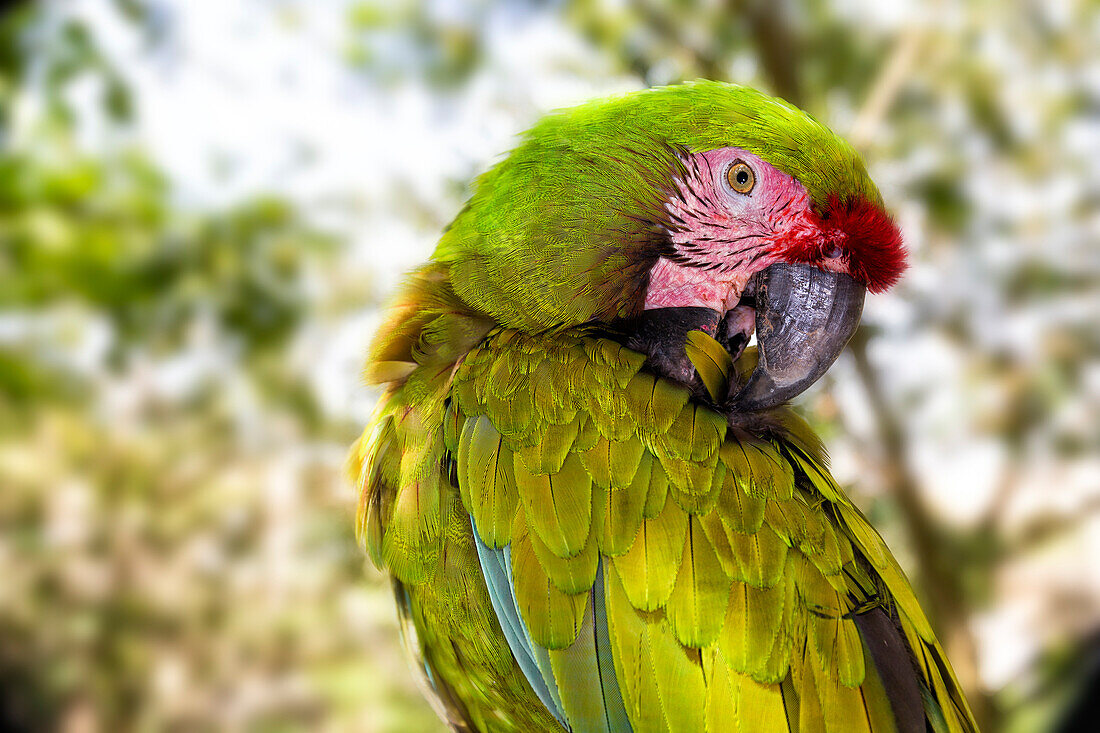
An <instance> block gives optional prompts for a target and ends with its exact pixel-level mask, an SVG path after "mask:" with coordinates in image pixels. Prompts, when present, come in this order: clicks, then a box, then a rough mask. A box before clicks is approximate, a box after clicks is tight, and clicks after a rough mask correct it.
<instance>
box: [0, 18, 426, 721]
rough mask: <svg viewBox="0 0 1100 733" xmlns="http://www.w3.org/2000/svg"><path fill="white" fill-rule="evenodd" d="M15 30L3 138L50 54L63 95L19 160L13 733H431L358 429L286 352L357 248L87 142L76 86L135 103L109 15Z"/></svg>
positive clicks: (4, 377) (4, 298) (109, 100)
mask: <svg viewBox="0 0 1100 733" xmlns="http://www.w3.org/2000/svg"><path fill="white" fill-rule="evenodd" d="M0 35H2V36H3V37H4V39H6V41H10V43H8V42H6V41H5V42H3V43H0V47H2V49H3V58H2V59H0V63H2V67H0V84H2V88H0V99H2V100H3V101H2V105H0V110H2V111H3V112H4V115H5V116H4V117H0V139H5V140H6V139H7V133H8V132H9V131H10V129H11V127H10V119H9V118H8V115H9V114H10V111H11V104H12V101H13V99H14V98H15V97H16V92H18V88H19V85H20V84H27V83H30V81H31V80H30V78H29V76H30V75H31V74H32V72H31V69H32V68H33V69H34V70H35V71H34V75H38V74H41V75H42V76H37V78H38V79H39V80H40V82H41V84H42V85H43V86H42V88H43V89H44V90H46V94H45V97H46V99H47V100H48V105H47V107H46V108H45V109H44V110H43V114H42V116H41V117H40V118H39V119H38V120H36V122H35V128H34V131H33V132H32V134H31V136H30V142H26V143H24V144H22V145H20V146H18V147H14V146H10V145H9V146H5V147H4V149H3V150H2V151H0V242H2V244H0V483H2V484H3V486H4V491H3V492H2V493H0V528H2V529H0V574H2V575H3V576H4V583H3V587H2V590H0V727H2V728H3V729H4V730H27V731H31V730H34V731H41V730H51V729H62V730H72V731H87V730H110V731H125V730H224V729H263V730H290V729H297V730H321V729H351V730H367V731H386V730H389V731H404V730H409V726H413V728H414V729H420V730H428V729H431V728H432V727H433V726H435V725H436V723H435V719H434V716H433V714H432V713H431V711H430V709H427V708H425V707H424V706H423V705H422V701H421V699H420V697H419V695H417V694H416V693H415V692H414V691H412V690H410V689H409V685H408V682H403V681H404V680H407V679H409V678H408V675H407V673H406V672H405V670H404V665H405V663H404V661H403V660H402V659H401V658H400V657H399V656H398V655H397V653H396V649H393V650H392V651H390V652H389V653H387V654H381V655H372V654H371V650H372V649H375V648H382V649H387V650H389V649H391V644H392V642H391V639H392V638H394V637H396V635H397V630H396V626H395V624H394V619H393V616H392V609H391V604H390V602H389V597H388V594H387V592H386V591H385V586H384V583H383V580H382V578H381V577H379V576H378V574H377V573H375V572H373V570H371V569H368V570H367V571H366V574H365V572H364V567H365V563H364V562H363V556H362V554H361V552H360V551H359V548H358V547H357V546H356V544H355V540H354V537H353V534H352V517H351V509H350V506H351V503H352V499H351V496H350V493H349V492H348V490H347V487H346V485H345V484H344V482H343V476H342V467H343V459H344V456H343V451H344V446H345V445H346V444H347V443H349V442H350V441H351V439H352V437H353V435H354V433H353V430H352V428H351V426H347V425H339V424H337V425H334V424H331V423H328V424H326V423H324V422H323V420H322V418H321V417H320V411H319V409H318V406H317V405H316V401H315V398H314V397H313V393H312V391H311V390H310V389H309V388H308V386H307V384H306V379H307V377H308V363H306V364H305V365H304V366H303V364H302V360H301V359H300V358H299V359H296V358H295V357H294V348H295V340H296V338H297V335H298V334H299V333H300V331H301V329H302V325H303V319H306V318H308V317H309V314H310V313H311V311H312V310H314V309H315V308H316V307H317V299H318V294H317V290H318V288H317V287H316V283H317V282H318V281H324V280H326V279H331V277H332V269H333V268H334V267H337V266H338V265H337V262H336V260H335V255H336V254H337V253H338V252H339V244H338V242H337V241H336V240H334V239H333V238H332V237H331V236H329V235H326V234H323V233H321V232H318V231H317V230H316V229H315V228H314V227H312V226H311V225H308V224H306V223H305V222H304V220H303V218H302V216H301V215H300V214H299V212H298V211H297V210H296V208H295V207H294V206H293V205H291V204H290V203H289V202H287V201H285V200H280V199H278V198H274V197H259V198H253V199H249V200H246V201H243V202H241V203H239V204H234V205H232V206H231V207H229V208H226V209H225V210H217V211H201V212H189V211H184V210H181V209H180V208H179V206H178V205H177V204H176V203H175V202H174V200H173V193H172V188H171V184H170V182H169V181H168V180H167V179H166V177H165V175H164V174H163V173H162V172H161V171H160V170H159V169H158V167H157V166H156V165H155V164H154V163H153V162H152V161H150V160H149V159H147V158H146V157H144V156H143V155H141V154H140V153H138V152H135V151H133V150H121V151H118V152H115V153H105V154H104V155H102V156H91V155H88V154H86V153H83V152H81V151H80V150H79V149H78V148H77V147H76V146H75V145H74V143H73V132H74V125H75V120H74V117H73V110H72V108H71V107H70V106H69V104H68V101H67V100H68V97H67V89H68V86H69V83H70V82H71V81H72V80H74V79H75V78H77V77H80V76H84V75H88V74H91V75H93V76H95V77H97V78H99V79H101V80H104V81H105V83H106V87H105V88H106V92H105V94H104V95H103V96H102V97H101V99H100V105H101V109H102V113H103V114H104V116H106V117H108V118H111V119H114V120H116V122H122V121H124V120H125V119H126V118H127V117H128V116H129V114H130V111H129V107H128V104H129V103H128V102H126V101H125V100H126V98H127V94H128V92H127V91H126V90H124V89H123V88H121V87H119V86H118V85H119V84H120V83H121V82H120V81H119V77H118V76H117V75H116V74H115V72H114V71H113V70H112V69H111V68H110V65H109V64H108V63H107V61H106V60H105V59H104V57H103V56H102V55H101V54H100V51H99V49H98V48H97V47H96V46H95V42H94V39H93V37H92V35H91V33H90V31H89V30H88V29H87V28H86V27H84V26H82V25H81V24H80V23H78V22H77V21H75V20H73V21H67V22H65V23H63V24H61V26H60V27H58V28H52V29H51V28H50V27H49V26H48V23H47V18H45V17H43V16H39V15H37V14H36V13H35V12H34V11H33V10H32V9H31V8H29V7H24V8H22V9H20V10H17V11H16V12H14V13H10V14H7V15H5V16H3V17H2V18H0ZM35 44H42V45H46V46H48V47H49V51H48V53H46V54H44V55H43V54H37V53H35V52H34V51H33V50H32V46H34V45H35ZM17 50H18V51H19V52H15V51H17ZM365 575H366V577H364V576H365Z"/></svg>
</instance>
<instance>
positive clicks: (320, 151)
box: [0, 0, 1100, 733]
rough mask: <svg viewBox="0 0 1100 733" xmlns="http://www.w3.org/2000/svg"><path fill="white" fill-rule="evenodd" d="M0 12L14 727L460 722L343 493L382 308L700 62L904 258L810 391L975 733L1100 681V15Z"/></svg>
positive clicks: (3, 579)
mask: <svg viewBox="0 0 1100 733" xmlns="http://www.w3.org/2000/svg"><path fill="white" fill-rule="evenodd" d="M3 7H4V8H5V10H4V11H3V13H2V14H0V486H2V489H0V727H3V728H4V729H5V730H35V731H37V730H61V731H66V732H70V733H84V732H92V731H160V730H166V731H185V730H186V731H202V730H229V731H237V730H240V731H252V730H257V731H295V730H318V731H368V732H374V731H433V730H440V729H441V728H440V725H439V724H438V723H437V722H436V721H435V719H434V717H433V716H432V714H431V712H430V710H429V708H428V706H427V705H426V704H424V703H423V702H422V701H421V700H420V698H419V695H418V692H417V690H416V688H415V685H414V682H413V677H412V675H411V673H410V672H409V671H408V668H407V666H406V663H405V661H404V659H403V657H402V654H401V651H400V642H399V640H398V635H397V630H396V626H395V619H394V613H393V611H392V608H391V605H390V601H389V594H388V590H387V587H386V583H385V581H384V579H383V578H382V577H381V576H380V575H379V573H378V572H377V571H375V570H374V569H373V568H372V567H371V566H370V564H369V562H365V561H364V557H363V555H362V554H361V552H360V550H359V548H358V547H357V546H356V543H355V539H354V536H353V531H352V524H353V521H352V515H353V506H354V498H355V497H354V496H353V490H352V488H351V487H350V485H349V484H348V482H347V481H346V480H345V478H344V475H343V463H344V456H345V451H346V448H347V446H348V445H349V444H350V443H351V442H352V440H353V439H354V438H355V437H356V435H357V433H358V431H359V429H360V428H361V426H362V425H363V424H364V423H365V421H366V419H367V416H368V414H369V411H370V407H371V404H372V399H373V395H372V393H371V392H370V391H369V390H368V389H366V388H365V387H363V386H361V384H360V382H359V376H358V375H359V366H360V362H361V359H362V356H363V354H364V350H365V346H366V344H367V342H368V341H369V339H370V336H371V333H372V331H373V329H374V328H375V326H376V324H377V323H378V322H379V308H380V305H381V304H382V303H383V302H384V299H385V296H386V295H387V293H388V292H389V291H390V290H391V289H392V288H393V286H394V284H395V283H396V282H397V281H398V279H399V278H400V276H401V273H402V272H403V271H405V270H406V269H408V268H409V267H411V266H412V265H413V264H415V263H417V262H419V261H420V260H422V259H424V258H425V257H426V256H427V255H428V254H429V252H430V251H431V249H432V247H433V245H434V242H435V239H436V237H437V236H438V232H439V230H440V229H441V227H443V226H444V225H445V224H446V223H447V221H448V220H449V219H450V218H451V217H452V216H453V215H454V214H455V213H456V212H457V211H458V209H459V207H460V205H461V203H462V201H463V198H464V196H465V195H466V193H467V191H468V187H469V183H470V181H471V179H472V178H473V177H474V176H475V175H476V174H477V173H479V172H480V171H482V170H484V169H485V168H486V167H487V166H489V165H490V164H491V163H492V162H493V161H495V160H498V159H499V156H500V154H502V153H503V152H504V151H506V150H507V149H508V148H509V147H511V146H512V145H513V144H514V141H515V139H516V138H515V135H516V134H517V133H518V132H520V131H521V130H522V129H524V128H525V127H527V126H528V125H530V124H531V123H532V122H534V121H535V120H536V119H537V118H538V117H539V116H541V115H542V114H544V113H545V112H547V111H549V110H551V109H553V108H555V107H560V106H565V105H569V104H573V103H576V102H580V101H582V100H585V99H587V98H590V97H592V96H596V95H604V94H609V93H617V92H623V91H629V90H634V89H640V88H643V87H645V86H649V85H657V84H666V83H672V82H676V81H679V80H683V79H690V78H695V77H710V78H716V79H726V80H734V81H738V82H741V83H745V84H750V85H754V86H758V87H760V88H762V89H765V90H768V91H771V92H773V93H777V94H780V95H782V96H784V97H786V98H787V99H789V100H791V101H793V102H796V103H798V104H800V105H802V106H803V107H805V108H806V109H808V110H810V111H812V112H813V113H814V114H816V115H817V116H819V117H820V118H821V119H823V120H824V121H826V122H827V123H828V124H830V125H831V126H833V127H834V129H837V130H839V131H843V132H845V133H846V134H848V135H849V136H850V137H851V139H853V141H854V142H855V143H856V144H857V145H858V146H859V147H860V148H861V149H862V150H863V151H864V152H865V154H866V156H867V159H868V162H869V165H870V168H871V170H872V174H873V176H874V177H875V179H876V180H877V181H878V182H879V184H880V186H881V188H882V190H883V193H884V195H885V198H886V200H887V202H888V203H889V205H890V206H891V207H892V209H893V210H894V212H895V213H896V215H897V217H898V219H899V222H900V224H901V226H902V228H903V230H904V231H905V233H906V237H907V240H908V243H909V246H910V248H911V251H912V255H913V266H912V268H911V270H910V271H909V273H908V275H907V277H906V278H905V279H904V281H903V282H902V283H901V284H900V286H899V287H897V288H896V289H895V290H894V291H893V292H892V293H890V294H888V295H884V296H878V297H875V298H872V299H871V300H870V301H869V303H868V307H867V313H866V318H865V326H864V327H863V328H862V329H861V331H860V333H859V336H858V337H857V339H856V340H855V341H854V342H853V343H852V345H851V347H850V349H849V350H848V352H847V353H846V354H845V356H843V357H842V359H841V360H840V361H839V362H838V363H837V365H836V366H835V367H834V368H833V369H832V371H831V372H830V373H829V374H828V376H827V377H826V378H825V379H824V380H822V382H821V383H820V384H819V385H818V386H817V387H815V388H814V389H813V390H812V391H811V392H810V393H808V394H807V395H805V396H804V397H802V398H800V404H801V405H802V407H803V408H804V410H805V412H806V414H807V415H808V417H809V418H810V419H811V420H812V421H813V422H814V423H815V425H816V426H817V427H818V428H819V429H820V431H821V432H822V434H823V435H824V437H825V439H826V442H827V443H828V445H829V447H830V449H831V450H832V453H833V455H834V467H835V472H836V474H837V476H838V478H840V479H841V481H842V483H845V484H846V485H848V486H850V488H851V493H852V495H853V497H854V498H855V500H856V502H857V503H858V504H859V505H860V506H861V507H863V508H864V510H865V511H866V512H867V513H868V514H869V516H870V517H871V518H872V520H873V521H874V523H875V524H876V526H878V527H879V528H880V530H881V531H882V532H883V534H884V535H885V536H886V538H887V540H888V542H889V543H890V545H891V546H892V547H893V548H894V550H895V551H896V553H897V554H898V556H899V558H900V560H901V562H902V564H903V565H904V566H905V567H906V569H907V570H908V571H909V573H910V575H911V576H912V577H913V579H914V581H915V582H916V584H917V586H918V588H919V591H920V593H921V596H922V598H923V600H924V603H925V606H926V608H927V610H928V612H929V614H930V615H931V617H932V619H933V622H934V624H935V626H936V627H937V628H938V629H939V630H940V633H941V638H942V639H943V640H944V642H945V644H946V646H947V648H948V651H949V653H950V656H951V657H952V659H953V660H954V664H955V667H956V669H957V671H958V673H959V676H960V678H961V680H962V682H963V685H964V686H965V687H966V688H967V690H968V691H969V694H970V699H971V701H972V703H973V705H974V707H975V710H976V712H977V714H978V715H979V717H980V719H981V720H982V721H983V723H984V724H985V727H986V729H987V730H990V731H1001V730H1004V731H1021V732H1023V731H1038V730H1050V729H1052V728H1053V726H1055V725H1056V724H1057V721H1058V720H1059V718H1060V716H1064V715H1065V714H1066V711H1067V710H1068V709H1070V708H1071V707H1072V706H1073V704H1074V700H1075V699H1076V698H1077V697H1078V696H1079V695H1081V694H1082V690H1083V689H1084V688H1085V687H1086V686H1087V683H1088V679H1089V675H1090V673H1092V674H1095V672H1096V671H1097V670H1098V669H1100V667H1097V663H1098V659H1100V656H1098V651H1100V632H1098V629H1100V360H1098V353H1100V325H1098V321H1100V318H1098V316H1100V55H1098V54H1100V4H1098V3H1096V2H1094V1H1090V0H1078V1H1074V0H1051V1H1048V0H1008V1H1007V2H1001V1H1000V0H996V1H995V0H975V1H974V2H970V3H955V2H940V3H918V2H890V3H883V2H879V1H878V0H837V1H836V2H824V1H823V0H807V2H796V1H795V0H676V1H674V2H667V3H665V2H657V0H641V1H639V2H626V1H625V0H619V1H615V0H572V1H566V0H560V1H555V2H551V1H539V0H525V1H517V2H493V1H491V0H480V1H474V2H443V1H429V2H407V1H406V2H402V1H400V0H367V1H366V2H363V1H360V0H351V1H343V0H329V1H324V2H318V1H313V2H307V1H306V0H300V1H297V2H294V1H290V0H286V1H281V2H276V1H274V0H272V1H268V2H261V1H259V0H252V1H248V0H225V1H224V2H194V1H190V2H189V1H187V0H114V1H111V0H87V1H72V2H56V3H49V2H42V3H30V2H26V3H10V2H8V3H4V4H3ZM1090 670H1092V671H1091V672H1090ZM1094 682H1095V680H1094Z"/></svg>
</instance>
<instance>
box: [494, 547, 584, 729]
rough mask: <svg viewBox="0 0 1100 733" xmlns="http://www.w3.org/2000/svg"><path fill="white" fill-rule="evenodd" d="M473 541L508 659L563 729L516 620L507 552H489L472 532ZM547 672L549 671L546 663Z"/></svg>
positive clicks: (557, 704)
mask: <svg viewBox="0 0 1100 733" xmlns="http://www.w3.org/2000/svg"><path fill="white" fill-rule="evenodd" d="M474 541H475V546H476V547H477V558H478V562H479V563H480V564H481V573H482V575H484V576H485V585H486V587H488V589H489V600H490V602H491V603H492V604H493V611H494V612H495V613H496V616H497V620H498V621H499V622H500V628H501V630H502V631H503V632H504V638H505V639H506V640H507V641H508V648H510V649H511V650H512V656H513V657H515V658H516V663H517V664H519V668H520V670H521V671H522V672H523V676H524V677H526V678H527V681H528V682H529V683H530V684H531V689H533V690H534V691H535V694H536V695H538V698H539V700H541V701H542V704H543V705H545V706H546V709H547V710H549V711H550V714H551V715H553V716H554V717H555V718H557V719H558V721H559V722H560V723H562V724H563V725H564V724H565V715H564V713H563V712H562V709H561V702H560V701H559V700H557V699H556V696H555V695H553V694H551V692H550V690H549V689H548V687H547V682H546V680H545V679H544V678H543V675H542V671H541V670H540V668H539V665H538V663H537V662H536V661H535V652H536V647H535V644H534V643H533V642H532V641H531V635H530V634H529V633H528V631H527V625H526V624H524V623H523V619H521V618H520V616H519V608H517V606H516V599H515V595H514V594H513V590H512V572H511V570H512V563H511V558H510V553H509V552H508V548H505V549H503V550H491V549H489V547H487V546H486V545H485V543H484V542H482V541H481V538H480V537H478V535H477V532H474ZM543 651H544V652H545V650H543ZM547 668H548V669H549V663H547ZM552 679H553V678H551V684H552ZM555 692H556V690H555Z"/></svg>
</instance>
